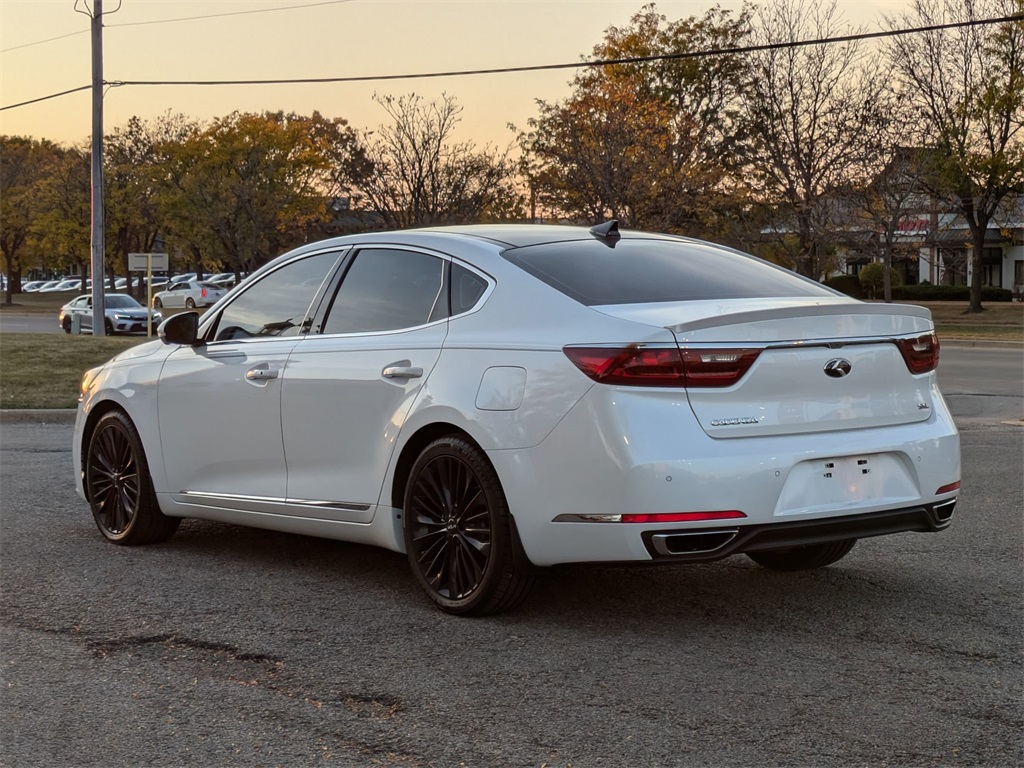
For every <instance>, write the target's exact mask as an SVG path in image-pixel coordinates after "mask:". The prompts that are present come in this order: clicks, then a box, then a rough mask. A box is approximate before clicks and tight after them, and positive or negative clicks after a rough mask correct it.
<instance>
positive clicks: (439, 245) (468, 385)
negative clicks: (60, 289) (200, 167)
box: [74, 221, 960, 615]
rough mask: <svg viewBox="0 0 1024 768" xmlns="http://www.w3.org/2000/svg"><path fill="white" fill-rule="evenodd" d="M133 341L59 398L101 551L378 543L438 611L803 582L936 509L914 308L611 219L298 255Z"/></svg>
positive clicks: (928, 523) (926, 317)
mask: <svg viewBox="0 0 1024 768" xmlns="http://www.w3.org/2000/svg"><path fill="white" fill-rule="evenodd" d="M159 336H160V340H158V341H153V342H150V343H147V344H144V345H141V346H138V347H135V348H132V349H130V350H127V351H125V352H123V353H121V354H120V355H118V356H117V357H115V358H114V359H113V360H111V361H110V362H108V363H107V364H106V365H104V366H102V367H100V368H96V369H93V370H91V371H89V372H87V373H86V374H85V376H84V378H83V380H82V385H81V403H80V406H79V409H78V417H77V422H76V426H75V433H74V466H75V479H76V481H77V487H78V492H79V494H80V495H81V496H82V497H83V498H84V499H85V500H86V501H87V502H88V503H89V505H90V507H91V510H92V514H93V516H94V518H95V521H96V524H97V526H98V527H99V530H100V532H101V533H102V534H103V535H104V536H105V537H106V538H107V539H109V540H110V541H112V542H114V543H117V544H147V543H153V542H159V541H162V540H165V539H167V538H168V537H169V536H171V535H172V534H173V533H174V531H175V529H176V528H177V526H178V523H179V521H180V520H181V519H182V518H202V519H206V520H217V521H223V522H226V523H232V524H238V525H249V526H257V527H261V528H268V529H273V530H277V531H287V532H291V533H296V534H304V535H309V536H322V537H328V538H333V539H341V540H345V541H349V542H357V543H361V544H370V545H375V546H380V547H385V548H387V549H390V550H394V551H397V552H403V553H405V554H406V556H407V557H408V561H409V564H410V567H411V570H412V573H413V575H414V578H415V579H416V581H418V583H419V584H420V585H421V586H422V588H423V589H424V590H425V592H426V594H427V595H428V596H429V597H430V598H431V599H432V600H433V601H434V602H435V603H436V604H437V605H438V606H440V608H442V609H443V610H445V611H448V612H450V613H455V614H466V615H480V614H487V613H494V612H498V611H501V610H505V609H508V608H510V607H512V606H513V605H514V604H516V603H517V602H519V601H520V600H521V599H522V598H523V597H524V596H525V595H526V594H527V592H528V590H529V589H530V586H531V584H532V583H533V582H534V580H535V579H536V578H537V577H538V575H539V574H541V573H542V572H543V570H544V569H545V568H546V567H548V566H553V565H556V564H563V563H619V564H625V563H648V564H649V563H688V562H691V563H692V562H706V561H711V560H717V559H720V558H725V557H729V556H733V555H746V556H747V557H749V558H751V559H752V560H753V561H754V562H755V563H758V564H759V565H761V566H764V567H766V568H771V569H781V570H801V569H810V568H821V567H824V566H827V565H829V564H831V563H834V562H836V561H837V560H839V559H840V558H842V557H843V556H845V555H846V554H847V553H848V552H850V550H851V549H852V548H853V547H854V545H855V543H856V542H857V540H858V539H861V538H866V537H870V536H879V535H884V534H896V533H902V532H918V533H927V532H936V531H941V530H943V529H944V528H946V527H948V526H949V525H950V523H951V521H952V516H953V508H954V505H955V503H956V500H957V494H958V492H959V488H960V450H959V438H958V435H957V430H956V428H955V426H954V424H953V421H952V419H951V418H950V414H949V411H948V410H947V407H946V404H945V403H944V401H943V399H942V396H941V394H940V393H939V390H938V387H937V384H936V366H937V365H938V362H939V343H938V340H937V339H936V336H935V330H934V326H933V324H932V321H931V318H930V314H929V312H928V311H927V310H926V309H922V308H919V307H913V306H900V305H894V304H867V303H862V302H859V301H856V300H854V299H851V298H849V297H847V296H843V295H841V294H838V293H836V292H835V291H832V290H830V289H829V288H826V287H824V286H822V285H820V284H818V283H815V282H813V281H811V280H807V279H804V278H802V277H799V276H797V275H795V274H793V273H792V272H790V271H788V270H785V269H782V268H780V267H777V266H775V265H773V264H770V263H767V262H765V261H761V260H759V259H757V258H754V257H753V256H750V255H747V254H744V253H741V252H738V251H735V250H732V249H730V248H725V247H721V246H718V245H713V244H710V243H707V242H701V241H698V240H692V239H687V238H684V237H676V236H670V235H662V234H651V233H642V232H631V231H630V232H627V231H622V232H620V231H619V230H618V227H617V224H616V222H614V221H613V222H608V223H606V224H603V225H600V226H598V227H594V228H593V229H586V228H576V227H561V226H536V225H494V226H466V227H442V228H435V229H423V230H409V231H402V232H386V233H379V232H377V233H368V234H361V235H354V236H348V237H342V238H337V239H333V240H327V241H324V242H320V243H316V244H310V245H305V246H303V247H301V248H299V249H297V250H295V251H292V252H291V253H287V254H285V255H283V256H281V257H279V258H277V259H276V260H274V261H272V262H270V263H268V264H267V265H266V266H264V267H263V268H262V269H260V270H259V271H258V272H257V273H255V274H254V275H253V276H252V277H251V278H249V279H248V280H246V282H245V283H244V284H242V285H241V286H240V287H239V288H237V289H236V290H235V291H234V292H232V293H231V294H229V295H228V296H226V297H224V298H223V299H221V300H220V301H218V302H217V303H216V304H215V305H214V306H213V307H212V308H211V309H210V310H209V311H207V312H206V314H205V315H203V316H202V317H201V318H200V317H199V316H198V315H197V314H196V313H183V314H178V315H175V316H174V317H171V318H169V319H168V320H166V321H165V322H164V323H163V324H162V326H161V327H160V330H159Z"/></svg>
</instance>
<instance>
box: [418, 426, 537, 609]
mask: <svg viewBox="0 0 1024 768" xmlns="http://www.w3.org/2000/svg"><path fill="white" fill-rule="evenodd" d="M404 522H405V525H404V529H405V549H406V552H407V554H408V558H409V565H410V567H411V568H412V572H413V574H415V576H416V579H417V580H418V581H419V583H420V585H421V586H422V587H423V589H424V590H425V591H426V593H427V595H428V596H429V597H430V599H431V600H433V601H434V602H435V603H436V604H437V605H438V606H439V607H440V608H441V609H442V610H444V611H446V612H448V613H452V614H457V615H462V616H484V615H487V614H493V613H499V612H501V611H504V610H508V609H510V608H512V607H513V606H515V605H516V604H518V603H519V602H520V601H522V600H523V599H524V598H525V597H526V595H527V594H528V592H529V590H530V588H531V587H532V585H533V576H532V575H530V574H528V573H527V572H526V569H525V565H526V563H525V560H526V558H525V556H522V554H521V552H520V551H519V550H518V548H519V547H520V546H521V545H520V544H519V542H518V540H517V537H516V534H515V529H514V526H513V524H512V516H511V514H510V513H509V509H508V502H507V501H506V500H505V494H504V492H503V491H502V489H501V483H500V482H499V480H498V476H497V474H496V473H495V471H494V468H493V467H492V466H491V464H490V462H489V461H488V460H487V458H486V457H485V456H484V455H483V453H482V452H481V451H480V449H479V448H477V447H476V446H475V445H473V444H472V443H470V442H469V441H468V440H466V439H464V438H462V437H458V436H455V435H450V436H447V437H442V438H439V439H437V440H435V441H434V442H432V443H430V444H429V445H428V446H427V447H426V448H425V449H424V450H423V452H422V453H421V454H420V456H419V458H418V459H416V463H415V464H413V467H412V471H411V472H410V473H409V481H408V484H407V485H406V489H405V502H404Z"/></svg>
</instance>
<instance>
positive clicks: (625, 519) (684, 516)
mask: <svg viewBox="0 0 1024 768" xmlns="http://www.w3.org/2000/svg"><path fill="white" fill-rule="evenodd" d="M741 517H746V515H745V514H743V513H742V512H740V511H739V510H738V509H726V510H721V511H715V512H661V513H657V514H652V515H640V514H625V515H609V514H601V513H578V514H571V513H567V514H562V515H559V516H558V517H556V518H555V519H554V520H553V521H552V522H555V523H692V522H694V521H700V520H705V521H707V520H737V519H739V518H741Z"/></svg>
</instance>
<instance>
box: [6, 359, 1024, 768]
mask: <svg viewBox="0 0 1024 768" xmlns="http://www.w3.org/2000/svg"><path fill="white" fill-rule="evenodd" d="M942 366H943V367H942V368H940V381H941V382H942V386H943V388H944V390H945V391H946V392H947V394H948V399H949V402H950V404H951V407H952V408H953V411H954V414H955V415H956V416H957V420H958V425H959V426H960V428H961V433H962V441H963V462H964V466H963V495H962V497H961V502H960V504H959V506H958V508H957V513H956V518H955V522H954V525H953V526H952V528H951V529H950V530H949V531H947V532H944V533H940V534H903V535H900V536H893V537H883V538H880V539H873V540H866V541H862V542H860V543H859V544H858V546H857V547H856V548H855V549H854V551H853V552H852V553H851V554H850V555H849V556H848V557H846V558H845V559H844V560H843V561H842V562H841V563H839V564H837V565H835V566H833V567H831V568H829V569H826V570H822V571H817V572H803V573H791V574H787V573H775V572H769V571H766V570H762V569H759V568H757V567H756V566H754V564H753V563H751V562H750V561H748V560H747V559H745V558H740V557H738V558H731V559H728V560H725V561H722V562H719V563H713V564H707V565H690V566H669V567H661V568H650V569H644V568H638V569H627V568H617V567H596V568H585V569H584V568H567V569H562V570H556V571H554V572H552V573H550V574H549V575H548V576H547V577H546V578H545V579H544V581H543V582H542V584H541V585H540V587H539V588H538V589H537V590H536V592H535V594H534V595H533V596H532V598H531V599H530V600H529V601H528V602H527V603H526V604H525V605H524V606H522V607H521V608H520V609H518V610H517V611H515V612H512V613H510V614H507V615H503V616H499V617H495V618H487V619H475V620H473V619H459V618H454V617H451V616H447V615H444V614H442V613H440V612H438V611H437V610H436V609H434V608H433V607H432V606H431V605H430V604H429V603H428V602H427V601H426V600H425V599H424V598H423V597H422V595H421V594H420V591H419V590H418V589H417V587H416V585H415V584H414V583H413V579H412V577H411V575H410V573H409V571H408V567H407V565H406V563H405V560H404V558H403V557H401V556H400V555H396V554H393V553H388V552H384V551H380V550H376V549H372V548H368V547H360V546H355V545H349V544H343V543H338V542H331V541H322V540H314V539H307V538H303V537H298V536H290V535H284V534H278V533H271V532H266V531H258V530H252V529H242V528H237V527H233V526H228V525H222V524H217V523H209V522H197V521H188V522H186V523H185V524H184V525H183V526H182V529H181V530H180V532H179V533H178V534H177V535H176V536H175V538H174V539H172V540H171V541H170V542H168V543H167V544H163V545H159V546H154V547H148V548H138V549H123V548H118V547H114V546H111V545H109V544H107V543H105V542H104V541H103V540H102V539H101V537H100V536H99V534H98V533H97V532H96V530H95V528H94V525H93V523H92V520H91V518H90V516H89V513H88V509H87V507H86V505H85V504H84V502H82V501H81V500H79V499H78V498H77V497H76V496H75V494H74V491H73V489H72V487H71V458H70V433H71V428H70V426H67V425H41V424H12V423H5V424H4V425H3V428H2V444H0V449H2V455H0V473H2V475H0V506H2V510H3V511H2V517H0V526H2V530H0V569H2V580H3V586H4V599H3V606H2V608H0V616H2V622H0V633H2V634H0V637H2V641H3V700H2V706H3V717H2V725H0V743H2V747H0V763H3V764H5V765H11V766H92V765H95V766H138V765H154V766H181V765H202V766H274V765H302V766H310V765H345V766H347V765H352V766H363V765H399V766H438V767H440V766H463V765H465V766H574V767H576V768H580V767H581V766H627V765H628V766H670V765H687V766H691V765H692V766H812V765H813V766H867V765H871V766H880V765H888V766H897V765H898V766H946V765H949V766H962V765H973V766H991V767H995V768H999V767H1001V766H1007V767H1008V766H1016V765H1020V764H1021V761H1022V759H1024V754H1022V740H1021V732H1022V730H1021V728H1022V725H1024V719H1022V701H1024V686H1022V681H1024V675H1022V667H1021V663H1022V653H1021V651H1022V649H1024V648H1022V646H1024V643H1022V637H1024V626H1022V605H1024V602H1022V598H1024V576H1022V568H1021V553H1022V551H1024V530H1022V525H1021V510H1022V507H1024V499H1022V495H1024V489H1022V482H1021V477H1022V471H1024V466H1022V436H1024V428H1022V427H1021V426H1020V425H1019V424H1018V423H1013V422H1014V421H1016V420H1019V418H1020V416H1021V413H1022V411H1021V406H1022V397H1021V395H1022V394H1024V393H1022V384H1021V380H1020V378H1021V366H1020V352H1019V350H988V349H973V350H972V349H955V348H950V349H943V364H942ZM1004 422H1010V423H1004Z"/></svg>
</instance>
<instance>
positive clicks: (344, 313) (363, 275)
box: [322, 248, 448, 333]
mask: <svg viewBox="0 0 1024 768" xmlns="http://www.w3.org/2000/svg"><path fill="white" fill-rule="evenodd" d="M443 284H444V261H442V260H441V259H439V258H436V257H434V256H430V255H429V254H425V253H419V252H416V251H404V250H390V249H383V248H379V249H367V250H364V251H360V252H359V253H358V254H356V258H355V261H354V262H353V263H352V266H351V267H349V269H348V272H347V273H346V274H345V278H344V279H343V280H342V283H341V287H340V288H339V289H338V292H337V294H336V295H335V297H334V302H333V304H332V305H331V308H330V309H329V310H328V313H327V320H326V321H325V322H324V326H323V331H322V332H323V333H372V332H375V331H394V330H401V329H403V328H414V327H416V326H420V325H425V324H426V323H429V322H432V321H434V320H440V319H442V318H444V317H446V316H447V314H448V312H447V310H448V307H447V302H444V301H441V298H442V296H441V288H442V286H443Z"/></svg>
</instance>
